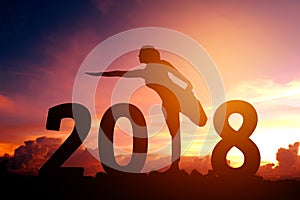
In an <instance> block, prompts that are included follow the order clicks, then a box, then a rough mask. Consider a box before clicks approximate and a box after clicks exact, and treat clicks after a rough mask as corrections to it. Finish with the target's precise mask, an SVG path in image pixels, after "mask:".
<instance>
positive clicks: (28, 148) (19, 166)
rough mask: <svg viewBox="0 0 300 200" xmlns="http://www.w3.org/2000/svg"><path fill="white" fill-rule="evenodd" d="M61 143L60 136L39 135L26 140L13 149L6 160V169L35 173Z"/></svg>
mask: <svg viewBox="0 0 300 200" xmlns="http://www.w3.org/2000/svg"><path fill="white" fill-rule="evenodd" d="M61 143H62V140H61V139H60V138H47V137H40V138H37V139H36V140H28V141H25V142H24V145H21V146H19V147H18V148H17V149H15V153H14V155H13V157H12V158H11V159H9V162H8V165H7V166H8V170H10V171H12V172H15V173H29V174H37V172H38V170H39V168H40V167H41V166H42V165H43V163H45V161H46V160H47V159H48V158H50V156H51V155H52V154H53V153H54V152H55V151H56V149H57V148H58V147H59V145H60V144H61Z"/></svg>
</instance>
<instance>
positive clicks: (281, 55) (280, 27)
mask: <svg viewBox="0 0 300 200" xmlns="http://www.w3.org/2000/svg"><path fill="white" fill-rule="evenodd" d="M95 2H97V1H95ZM99 5H101V3H99V4H98V8H102V7H101V6H100V7H99ZM122 7H124V8H126V9H123V10H124V11H122V12H121V11H120V12H116V11H114V10H122V9H120V8H122ZM299 9H300V4H299V3H298V2H292V1H289V3H282V2H280V1H274V2H272V4H271V3H269V2H260V1H255V2H252V1H248V2H243V3H242V2H237V1H224V2H218V3H215V2H207V1H188V2H185V3H184V2H180V1H178V2H177V1H175V2H174V3H173V4H172V5H169V4H168V3H167V2H161V3H160V2H159V1H155V3H151V2H147V3H145V2H140V1H137V2H135V3H134V5H132V7H131V8H128V7H126V6H125V5H123V4H121V5H120V4H119V5H118V4H112V6H108V7H105V12H106V14H104V12H103V10H101V9H100V10H98V12H99V13H100V14H101V17H102V18H103V19H106V21H107V22H106V23H107V24H108V25H110V26H104V25H106V24H102V25H101V24H97V19H94V20H95V24H97V26H99V27H96V26H95V25H94V26H92V25H91V24H90V23H91V22H90V21H88V20H81V21H79V22H78V24H76V27H75V28H74V27H73V29H74V30H73V32H72V33H71V34H62V35H61V36H60V37H53V35H51V34H54V33H48V34H45V35H46V36H44V37H45V40H46V42H45V43H42V42H40V41H38V42H36V43H35V46H40V47H41V48H36V47H35V48H36V49H38V50H40V49H43V55H44V56H45V57H46V59H45V61H44V63H38V62H36V61H30V62H28V63H26V66H27V67H26V73H25V72H24V71H23V72H22V73H21V72H18V73H17V72H15V74H16V77H17V78H16V82H18V83H19V84H20V85H23V86H24V87H26V90H24V91H22V92H14V88H12V92H10V93H8V92H1V91H0V114H1V127H0V128H1V132H2V135H1V137H0V154H4V153H10V154H12V153H13V151H14V149H15V148H16V147H18V146H19V145H21V144H22V143H23V141H24V140H28V139H34V138H36V137H38V136H42V135H47V136H49V137H59V136H61V135H64V136H65V137H66V136H67V133H68V132H69V129H68V128H69V126H68V125H66V124H68V123H64V124H63V126H62V129H63V131H62V133H55V132H53V131H47V130H45V121H46V116H47V109H48V108H50V107H52V106H54V105H57V104H60V103H63V102H70V101H71V99H72V89H73V82H74V79H75V76H76V73H77V70H78V69H79V67H80V65H81V63H82V62H83V60H84V58H85V57H86V56H87V55H88V54H89V52H90V51H91V50H93V48H94V47H95V46H96V45H98V44H99V43H100V42H101V41H103V40H105V39H106V38H108V37H109V36H112V35H114V34H116V33H119V32H121V31H124V30H127V29H131V28H138V27H145V26H155V27H165V28H170V29H174V30H177V31H180V32H182V33H183V34H186V35H187V36H189V37H191V38H193V39H194V40H196V41H197V42H198V43H199V44H200V45H202V46H203V48H204V49H205V50H206V51H207V53H208V54H209V55H210V57H211V59H212V60H213V61H214V62H215V64H216V66H217V68H218V70H219V72H220V74H221V76H222V79H223V84H224V88H225V94H226V100H230V99H242V100H246V101H248V102H250V103H251V104H252V105H253V106H254V107H255V108H256V110H257V113H258V124H257V127H256V130H255V131H254V133H253V134H252V136H251V139H252V140H253V141H254V142H255V143H256V145H257V146H258V148H259V149H260V153H261V158H262V163H265V162H273V163H276V162H277V161H276V152H277V150H278V149H279V148H280V147H284V148H288V145H289V144H293V143H294V142H297V141H300V125H299V122H298V121H299V120H298V119H299V113H300V112H298V111H300V110H299V105H300V103H299V102H300V90H299V88H300V71H299V65H300V60H299V55H298V54H299V50H300V49H299V45H298V44H299V43H300V41H299V37H298V36H299V33H300V28H299V27H300V26H299V19H300V16H299V12H298V11H299ZM125 11H126V12H125ZM103 23H104V22H103ZM68 26H71V25H68ZM99 29H100V31H99ZM103 29H109V30H106V31H107V32H104V31H103ZM163 55H164V56H170V55H168V54H167V53H165V54H163ZM135 56H136V55H135V54H134V52H133V53H132V54H131V55H130V56H129V57H130V58H131V59H134V57H135ZM128 60H130V59H128ZM121 61H122V60H121ZM118 62H120V61H116V64H118ZM174 62H175V61H174ZM126 63H127V64H128V67H129V66H130V64H132V63H137V60H134V61H128V62H126ZM181 67H182V66H181ZM112 68H114V69H117V66H116V65H114V66H113V67H112ZM179 68H180V66H179ZM183 71H184V70H183ZM1 73H2V72H1ZM186 73H187V75H188V72H186ZM3 74H5V72H4V73H3ZM190 76H191V75H190ZM24 77H30V78H24ZM190 78H191V79H193V77H192V76H191V77H190ZM195 82H196V80H195V81H194V84H197V83H195ZM106 84H107V87H106V88H101V94H102V95H100V96H101V97H102V98H103V99H101V100H99V99H100V97H99V98H98V97H97V102H98V101H99V103H100V102H101V103H105V102H106V103H107V102H109V99H105V96H107V95H109V94H110V91H111V89H112V87H113V85H109V84H111V83H109V82H107V83H106ZM147 92H149V93H147V95H149V96H151V95H153V93H152V94H151V92H150V91H147ZM140 93H143V92H142V89H141V91H137V93H136V95H137V96H135V99H134V101H135V102H136V103H137V104H139V103H140V104H143V103H144V102H141V100H140V99H139V97H138V96H139V94H140ZM205 93H206V94H205V95H204V96H205V97H204V100H203V101H204V104H205V105H206V108H207V109H208V107H209V106H208V105H209V104H210V99H209V98H208V97H207V95H208V94H209V91H207V90H206V91H205ZM102 105H105V104H102ZM143 106H144V105H143ZM141 107H142V106H141ZM103 109H104V108H103ZM156 109H157V108H156ZM154 111H156V110H154ZM102 112H103V111H102ZM99 115H100V116H101V111H100V112H99ZM100 116H99V117H100ZM209 117H210V118H211V117H212V115H210V116H209ZM94 123H97V122H94ZM160 126H161V124H160ZM210 126H212V121H211V120H210V121H209V123H208V124H207V126H205V127H204V128H201V129H199V130H198V129H197V130H198V131H199V133H201V131H203V130H204V131H205V130H207V129H208V128H209V127H210ZM184 128H185V129H186V130H185V132H188V128H189V125H187V126H185V127H184ZM153 130H155V127H153ZM183 133H184V131H183ZM210 134H212V137H213V138H214V139H212V140H211V141H212V142H211V145H209V147H210V148H211V149H212V148H213V147H214V145H215V144H216V143H217V141H218V139H220V138H219V137H218V135H217V134H216V133H215V132H214V133H210ZM183 135H185V136H186V139H190V138H189V137H188V136H187V134H183ZM159 136H160V137H161V139H157V138H152V140H153V143H152V145H151V148H161V145H162V144H160V143H159V142H160V141H164V142H167V141H168V134H167V133H165V134H163V133H161V134H160V135H159ZM215 138H217V139H215ZM203 139H204V138H203V135H200V134H199V135H197V137H196V140H195V142H194V144H193V145H192V146H191V147H190V148H189V149H188V151H187V154H189V155H198V154H199V148H201V145H203ZM270 141H271V142H270ZM119 144H120V145H124V146H127V145H128V144H122V143H121V142H119ZM151 151H154V150H153V149H152V150H151ZM203 156H204V155H203ZM232 156H233V157H234V156H239V157H241V154H240V153H239V152H236V153H234V152H232ZM239 160H241V158H239V159H237V161H239Z"/></svg>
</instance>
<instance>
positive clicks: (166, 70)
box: [86, 46, 207, 169]
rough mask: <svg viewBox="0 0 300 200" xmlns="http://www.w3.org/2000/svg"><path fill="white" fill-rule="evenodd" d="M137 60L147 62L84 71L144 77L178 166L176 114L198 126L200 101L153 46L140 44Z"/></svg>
mask: <svg viewBox="0 0 300 200" xmlns="http://www.w3.org/2000/svg"><path fill="white" fill-rule="evenodd" d="M139 60H140V63H145V64H146V67H145V68H143V69H136V70H131V71H107V72H96V73H94V72H86V74H88V75H92V76H106V77H114V76H117V77H124V78H143V79H144V80H145V85H146V86H147V87H149V88H151V89H153V90H154V91H156V92H157V94H158V95H159V96H160V98H161V101H162V110H163V113H164V117H165V120H166V124H167V126H168V129H169V131H170V134H171V137H172V163H173V164H172V167H175V168H176V169H178V167H179V166H178V163H179V160H180V155H181V142H180V118H179V117H180V116H179V113H180V112H181V113H183V114H184V115H185V116H187V117H188V118H189V119H190V120H191V121H192V122H193V123H195V124H196V125H198V126H204V125H205V124H206V121H207V116H206V114H205V112H204V110H203V107H202V106H201V104H200V102H199V100H197V98H196V97H195V96H194V94H193V91H192V89H193V86H192V84H191V83H190V81H189V80H188V79H187V78H185V77H184V76H183V75H182V74H181V73H180V72H179V71H177V70H176V68H175V67H174V66H173V65H172V64H171V63H169V62H168V61H165V60H161V58H160V53H159V51H158V50H157V49H155V48H154V47H153V46H143V47H142V48H141V49H140V52H139ZM171 76H172V77H171ZM174 79H175V80H174ZM182 85H185V87H183V86H182Z"/></svg>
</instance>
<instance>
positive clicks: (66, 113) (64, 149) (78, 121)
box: [39, 103, 91, 175]
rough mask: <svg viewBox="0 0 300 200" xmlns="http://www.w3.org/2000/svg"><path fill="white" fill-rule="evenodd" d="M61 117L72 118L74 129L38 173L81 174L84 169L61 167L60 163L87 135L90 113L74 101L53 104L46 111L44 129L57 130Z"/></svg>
mask: <svg viewBox="0 0 300 200" xmlns="http://www.w3.org/2000/svg"><path fill="white" fill-rule="evenodd" d="M75 116H76V117H75ZM63 118H72V119H74V121H75V125H74V129H73V131H72V133H71V135H70V136H69V137H68V138H67V139H66V140H65V141H64V143H63V144H62V145H61V146H60V147H59V148H58V149H57V150H56V151H55V152H54V154H53V155H52V156H51V157H50V158H49V159H48V160H47V162H46V163H45V164H44V165H43V166H42V167H41V169H40V170H39V175H58V174H59V175H66V173H69V174H72V175H75V174H79V173H80V174H81V175H83V170H84V169H83V168H82V167H63V168H62V167H61V165H62V164H63V163H64V162H65V161H66V160H67V159H68V158H69V157H70V156H71V155H72V154H73V153H74V152H75V151H76V149H77V148H78V147H79V146H80V145H81V144H82V141H83V140H84V139H85V138H86V136H87V135H88V133H89V130H90V126H91V116H90V113H89V111H88V109H87V108H86V107H84V106H83V105H81V104H76V103H66V104H60V105H57V106H54V107H52V108H50V109H49V111H48V117H47V124H46V129H47V130H56V131H59V129H60V124H61V120H62V119H63ZM78 133H79V134H78Z"/></svg>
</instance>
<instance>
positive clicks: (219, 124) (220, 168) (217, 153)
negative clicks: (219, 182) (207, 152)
mask: <svg viewBox="0 0 300 200" xmlns="http://www.w3.org/2000/svg"><path fill="white" fill-rule="evenodd" d="M233 113H238V114H241V115H242V116H243V124H242V125H241V127H240V129H239V130H238V131H235V130H234V129H233V128H232V127H231V126H230V124H229V122H228V118H229V116H230V115H231V114H233ZM256 124H257V113H256V111H255V109H254V107H253V106H252V105H251V104H249V103H247V102H245V101H241V100H231V101H228V102H225V103H223V104H222V105H221V106H220V107H219V108H218V109H217V110H216V113H215V115H214V127H215V129H216V131H217V132H218V134H219V135H220V136H221V137H222V140H221V141H220V142H219V143H218V144H217V145H216V146H215V148H214V150H213V152H212V167H213V169H214V171H215V172H216V173H217V174H218V175H220V176H231V175H243V176H253V175H255V173H256V172H257V170H258V167H259V164H260V153H259V150H258V148H257V146H256V145H255V143H254V142H253V141H252V140H250V139H249V137H250V135H251V134H252V133H253V131H254V129H255V127H256ZM234 146H235V147H237V148H238V149H239V150H240V151H241V152H242V153H243V154H244V163H243V165H242V166H240V167H238V168H232V167H230V166H229V165H228V164H227V162H226V155H227V153H228V151H229V150H230V149H231V148H232V147H234Z"/></svg>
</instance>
